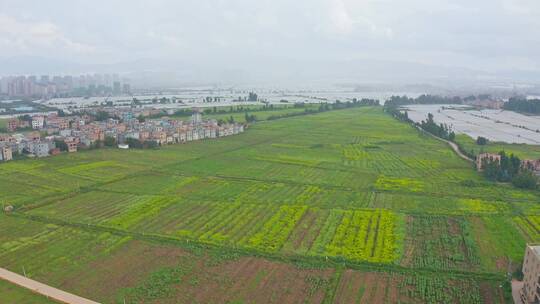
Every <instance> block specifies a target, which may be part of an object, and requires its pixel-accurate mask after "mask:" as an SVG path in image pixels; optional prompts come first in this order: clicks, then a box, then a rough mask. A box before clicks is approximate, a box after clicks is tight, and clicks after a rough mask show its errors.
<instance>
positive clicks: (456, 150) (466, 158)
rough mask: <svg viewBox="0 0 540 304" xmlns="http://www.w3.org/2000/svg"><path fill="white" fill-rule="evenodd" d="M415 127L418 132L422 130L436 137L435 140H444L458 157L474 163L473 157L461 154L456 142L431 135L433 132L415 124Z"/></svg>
mask: <svg viewBox="0 0 540 304" xmlns="http://www.w3.org/2000/svg"><path fill="white" fill-rule="evenodd" d="M416 128H417V129H418V130H419V131H420V132H422V133H424V134H427V135H429V136H431V137H433V138H435V139H437V140H440V141H444V142H445V143H447V144H449V145H450V148H452V150H454V152H456V154H457V155H458V156H459V157H461V158H463V159H464V160H466V161H470V162H473V163H474V159H472V158H469V157H468V156H467V155H465V154H463V153H462V152H461V150H460V149H459V147H458V145H457V144H456V143H454V142H451V141H449V140H446V139H444V138H440V137H438V136H435V135H433V134H431V133H429V132H427V131H425V130H423V129H422V128H420V127H418V126H417V127H416Z"/></svg>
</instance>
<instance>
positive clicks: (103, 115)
mask: <svg viewBox="0 0 540 304" xmlns="http://www.w3.org/2000/svg"><path fill="white" fill-rule="evenodd" d="M109 118H110V116H109V113H108V112H105V111H98V112H97V113H96V117H95V119H96V120H97V121H105V120H107V119H109Z"/></svg>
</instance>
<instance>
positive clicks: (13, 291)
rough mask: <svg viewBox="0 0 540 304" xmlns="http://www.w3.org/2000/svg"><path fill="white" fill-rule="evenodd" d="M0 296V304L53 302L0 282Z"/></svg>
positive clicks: (48, 303)
mask: <svg viewBox="0 0 540 304" xmlns="http://www.w3.org/2000/svg"><path fill="white" fill-rule="evenodd" d="M0 296H1V299H2V303H7V304H12V303H13V304H16V303H32V304H53V303H56V302H55V301H53V300H49V299H47V298H46V297H44V296H41V295H38V294H34V293H32V292H31V291H29V290H27V289H24V288H22V287H18V286H16V285H13V284H11V283H9V282H6V281H2V280H0Z"/></svg>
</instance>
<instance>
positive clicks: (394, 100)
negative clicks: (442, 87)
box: [384, 94, 463, 108]
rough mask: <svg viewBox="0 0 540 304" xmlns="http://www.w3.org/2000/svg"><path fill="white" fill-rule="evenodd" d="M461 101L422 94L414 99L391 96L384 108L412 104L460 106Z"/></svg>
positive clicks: (458, 98)
mask: <svg viewBox="0 0 540 304" xmlns="http://www.w3.org/2000/svg"><path fill="white" fill-rule="evenodd" d="M461 103H463V99H462V98H461V97H459V96H454V97H446V96H439V95H429V94H423V95H420V96H418V97H416V98H410V97H407V96H406V95H404V96H392V97H390V99H388V100H386V102H385V103H384V106H385V107H387V108H392V107H398V106H404V105H412V104H461Z"/></svg>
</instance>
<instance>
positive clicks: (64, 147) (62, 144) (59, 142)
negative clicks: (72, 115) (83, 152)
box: [54, 139, 68, 152]
mask: <svg viewBox="0 0 540 304" xmlns="http://www.w3.org/2000/svg"><path fill="white" fill-rule="evenodd" d="M54 144H55V146H56V147H57V148H58V149H60V151H62V152H66V151H67V150H68V146H67V144H66V143H65V142H64V141H63V140H58V139H55V140H54Z"/></svg>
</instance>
